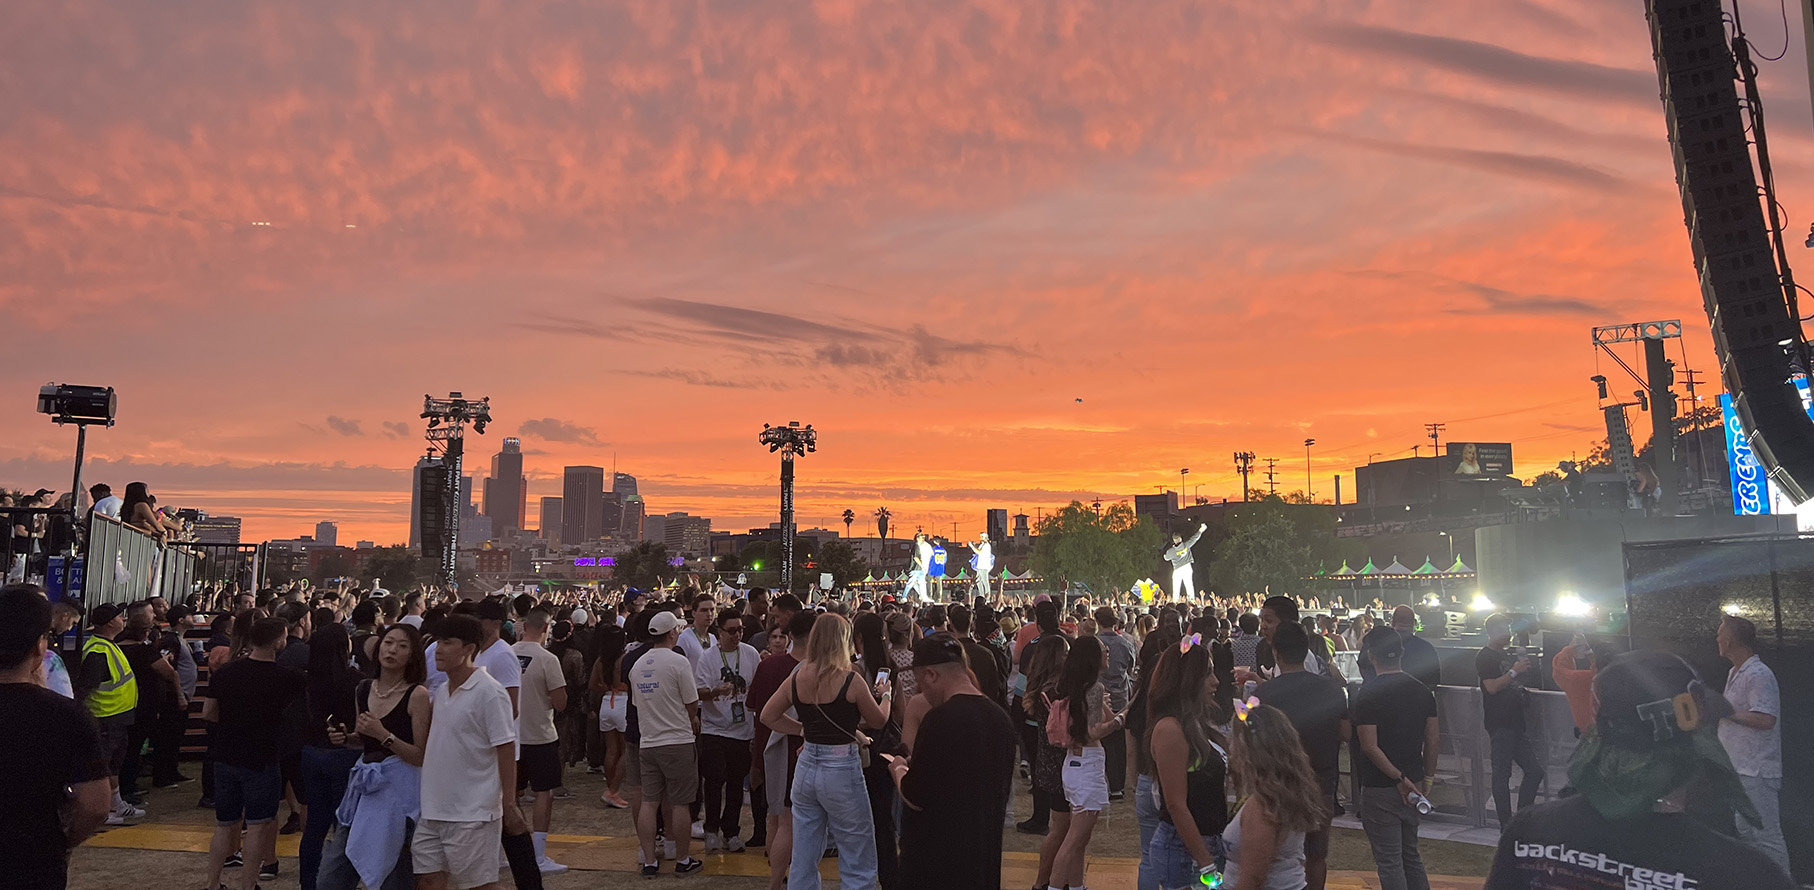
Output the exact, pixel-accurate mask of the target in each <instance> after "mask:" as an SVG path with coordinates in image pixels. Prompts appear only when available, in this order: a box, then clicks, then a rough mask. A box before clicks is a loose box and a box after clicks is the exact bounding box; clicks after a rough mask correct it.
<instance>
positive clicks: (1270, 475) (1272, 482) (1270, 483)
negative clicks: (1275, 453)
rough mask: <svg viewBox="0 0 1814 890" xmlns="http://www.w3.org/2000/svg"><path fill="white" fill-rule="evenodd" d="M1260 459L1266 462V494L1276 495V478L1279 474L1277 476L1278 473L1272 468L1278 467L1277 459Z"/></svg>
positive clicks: (1277, 491)
mask: <svg viewBox="0 0 1814 890" xmlns="http://www.w3.org/2000/svg"><path fill="white" fill-rule="evenodd" d="M1262 459H1263V460H1265V461H1266V493H1267V494H1268V495H1275V494H1278V493H1279V483H1278V479H1277V478H1276V477H1277V476H1278V475H1279V474H1278V471H1277V470H1275V469H1273V468H1274V467H1276V466H1278V463H1279V459H1278V458H1276V457H1268V458H1262Z"/></svg>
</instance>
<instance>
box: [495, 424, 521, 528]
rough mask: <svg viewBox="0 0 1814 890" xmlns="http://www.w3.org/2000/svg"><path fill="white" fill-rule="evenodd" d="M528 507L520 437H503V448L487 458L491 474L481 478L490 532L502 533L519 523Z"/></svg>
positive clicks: (517, 526) (518, 525)
mask: <svg viewBox="0 0 1814 890" xmlns="http://www.w3.org/2000/svg"><path fill="white" fill-rule="evenodd" d="M528 508H529V479H528V478H527V477H525V476H524V475H523V440H521V439H518V438H517V437H515V436H509V437H506V438H505V439H504V447H503V450H501V451H499V452H498V453H497V454H495V455H493V456H492V458H491V478H489V479H486V480H485V515H486V516H489V517H491V533H492V534H493V535H495V536H497V537H505V536H508V535H510V534H511V533H512V532H515V531H518V530H519V529H521V528H522V527H523V520H524V517H525V515H526V514H527V511H528Z"/></svg>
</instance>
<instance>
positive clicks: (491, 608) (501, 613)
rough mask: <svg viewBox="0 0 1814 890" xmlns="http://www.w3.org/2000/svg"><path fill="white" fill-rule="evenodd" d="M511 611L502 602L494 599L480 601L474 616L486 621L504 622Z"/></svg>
mask: <svg viewBox="0 0 1814 890" xmlns="http://www.w3.org/2000/svg"><path fill="white" fill-rule="evenodd" d="M509 611H510V610H509V609H507V608H506V607H505V606H504V604H503V603H502V602H499V601H498V600H494V599H483V600H479V602H478V605H477V606H476V607H475V608H474V609H473V615H475V616H477V617H478V618H480V619H482V620H485V621H503V620H504V619H505V618H506V617H507V616H508V612H509Z"/></svg>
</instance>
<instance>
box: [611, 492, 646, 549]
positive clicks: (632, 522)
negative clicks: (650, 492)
mask: <svg viewBox="0 0 1814 890" xmlns="http://www.w3.org/2000/svg"><path fill="white" fill-rule="evenodd" d="M642 517H643V503H642V495H639V494H632V495H626V496H625V497H624V521H623V524H622V525H620V526H618V529H617V536H618V537H620V538H623V539H625V540H629V541H646V540H648V538H647V537H646V536H644V535H643V528H642Z"/></svg>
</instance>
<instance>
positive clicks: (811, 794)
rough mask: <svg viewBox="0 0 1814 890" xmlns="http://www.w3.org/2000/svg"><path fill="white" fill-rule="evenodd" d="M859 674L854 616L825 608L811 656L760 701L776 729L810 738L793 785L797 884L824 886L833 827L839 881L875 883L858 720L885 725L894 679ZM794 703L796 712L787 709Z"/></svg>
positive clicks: (791, 877)
mask: <svg viewBox="0 0 1814 890" xmlns="http://www.w3.org/2000/svg"><path fill="white" fill-rule="evenodd" d="M798 649H799V647H797V646H796V647H795V650H796V651H798ZM857 677H858V675H857V672H856V671H855V670H853V669H852V668H851V661H850V622H848V621H846V620H844V618H843V617H842V616H840V615H836V614H832V613H827V614H824V615H820V616H819V617H818V619H817V620H815V621H814V622H813V630H812V634H811V636H809V637H807V640H806V660H805V661H803V662H801V663H800V666H799V668H797V669H796V670H795V671H794V674H793V676H792V677H789V678H788V681H787V682H786V683H785V684H783V685H782V687H781V689H780V690H779V691H777V692H776V693H775V695H774V696H773V697H772V698H770V699H769V700H768V704H766V705H764V706H763V708H762V722H763V723H764V724H766V725H767V726H768V727H769V728H770V729H772V730H774V731H775V732H778V733H782V734H783V735H792V736H801V737H803V738H804V739H805V743H804V744H803V745H801V747H800V759H799V761H798V763H797V764H796V766H795V769H794V782H793V786H792V788H791V790H790V791H789V798H790V801H789V806H791V807H792V808H793V814H794V823H793V827H794V835H793V837H794V850H793V857H792V862H791V863H790V864H789V867H788V878H787V886H788V887H789V888H791V890H818V888H819V858H820V856H821V854H822V853H823V852H824V851H825V842H826V838H827V836H828V835H829V836H830V837H831V838H832V840H833V841H835V843H836V845H837V848H838V882H839V886H841V887H863V888H868V887H875V886H876V882H877V874H876V870H877V865H876V847H875V823H874V821H873V820H872V819H871V817H870V813H869V794H868V791H867V789H866V787H865V785H864V783H863V761H864V760H865V759H867V757H868V752H867V751H866V750H865V749H864V746H865V745H867V744H868V743H869V739H868V738H867V737H865V736H864V735H863V733H862V730H861V728H860V727H867V728H870V729H879V728H880V727H882V726H883V725H885V724H886V723H887V722H888V715H889V709H890V703H889V698H888V693H889V687H888V683H887V681H882V682H879V683H877V684H875V687H874V688H873V689H872V688H871V687H870V684H868V683H858V682H853V681H855V680H856V679H857ZM878 698H879V699H880V700H881V701H880V703H878V702H877V699H878ZM790 707H792V708H793V709H794V710H795V712H796V713H798V714H799V715H800V718H799V719H798V720H796V719H794V718H792V717H789V716H787V709H788V708H790Z"/></svg>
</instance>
